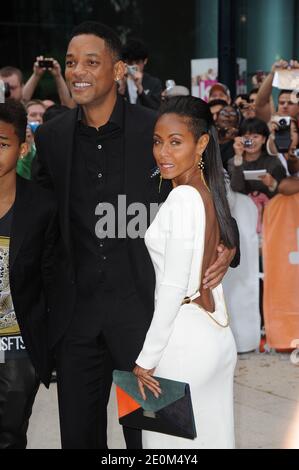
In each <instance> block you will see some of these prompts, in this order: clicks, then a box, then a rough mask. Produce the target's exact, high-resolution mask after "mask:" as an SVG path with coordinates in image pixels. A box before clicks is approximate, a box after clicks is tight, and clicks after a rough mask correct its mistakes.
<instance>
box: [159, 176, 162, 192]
mask: <svg viewBox="0 0 299 470" xmlns="http://www.w3.org/2000/svg"><path fill="white" fill-rule="evenodd" d="M162 181H163V176H162V175H160V183H159V194H160V192H161V186H162Z"/></svg>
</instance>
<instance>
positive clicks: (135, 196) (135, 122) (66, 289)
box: [33, 102, 171, 347]
mask: <svg viewBox="0 0 299 470" xmlns="http://www.w3.org/2000/svg"><path fill="white" fill-rule="evenodd" d="M124 108H125V175H124V180H125V194H126V196H127V206H128V205H129V204H131V203H134V202H141V203H143V204H144V205H145V206H146V207H147V209H148V214H149V213H150V210H149V207H150V203H157V204H158V203H159V202H160V201H162V200H163V199H165V198H166V197H167V195H168V193H169V191H170V189H171V183H170V182H167V181H165V182H164V183H165V184H163V192H162V193H159V191H158V186H159V178H151V175H152V173H153V167H155V162H154V159H153V155H152V135H153V128H154V124H155V121H156V114H155V113H154V112H153V111H151V110H149V109H146V108H144V107H141V106H135V105H131V104H129V103H127V102H125V104H124ZM77 114H78V110H77V109H73V110H71V111H69V112H67V113H65V114H63V116H59V117H57V118H56V119H53V120H51V121H49V122H47V123H46V124H44V125H43V126H41V127H40V128H39V129H38V131H37V133H36V135H35V142H36V147H37V158H36V160H35V164H34V169H33V174H34V178H35V179H36V181H37V182H38V183H39V184H41V185H42V186H44V187H46V188H48V189H51V190H52V191H53V192H54V195H55V199H56V200H57V201H58V212H59V221H60V223H59V225H60V232H61V238H60V240H59V241H58V243H57V246H56V263H55V271H54V283H55V285H56V288H54V289H53V297H52V298H51V301H52V308H51V315H50V322H49V338H50V346H51V347H52V346H54V345H55V344H56V343H57V341H59V339H60V338H61V337H62V335H63V334H64V332H65V331H66V329H67V328H68V326H69V324H70V321H71V319H72V314H73V311H74V306H75V302H76V278H75V266H74V255H73V247H72V241H71V233H70V216H69V210H70V208H69V206H70V204H69V202H70V201H69V197H70V176H71V165H72V155H73V146H74V136H75V129H76V122H77ZM148 222H149V220H148ZM127 246H128V251H129V259H130V264H131V270H132V273H133V279H134V283H135V287H136V292H137V293H138V295H139V296H140V299H141V301H142V302H143V304H144V306H145V309H146V311H147V312H148V315H149V318H151V316H152V314H153V308H154V299H153V293H154V285H155V279H154V270H153V266H152V262H151V260H150V257H149V255H148V252H147V249H146V247H145V244H144V240H143V239H142V238H137V239H134V240H133V239H128V245H127Z"/></svg>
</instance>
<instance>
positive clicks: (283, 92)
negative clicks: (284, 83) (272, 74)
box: [278, 90, 292, 98]
mask: <svg viewBox="0 0 299 470" xmlns="http://www.w3.org/2000/svg"><path fill="white" fill-rule="evenodd" d="M291 93H292V90H280V92H279V95H278V98H279V97H280V96H281V95H285V94H288V95H290V94H291Z"/></svg>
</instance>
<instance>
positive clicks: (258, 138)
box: [242, 132, 267, 155]
mask: <svg viewBox="0 0 299 470" xmlns="http://www.w3.org/2000/svg"><path fill="white" fill-rule="evenodd" d="M242 138H243V143H244V142H245V141H246V140H247V141H248V140H250V141H251V142H252V145H251V146H250V147H247V146H245V151H246V152H247V153H248V154H249V155H250V154H253V153H257V152H261V150H262V147H263V145H264V144H265V143H266V140H267V139H266V137H265V136H263V135H261V134H255V133H249V132H246V134H244V135H243V136H242Z"/></svg>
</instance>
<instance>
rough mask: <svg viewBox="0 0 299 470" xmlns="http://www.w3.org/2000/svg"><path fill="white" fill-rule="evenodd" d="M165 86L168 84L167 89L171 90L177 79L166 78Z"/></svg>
mask: <svg viewBox="0 0 299 470" xmlns="http://www.w3.org/2000/svg"><path fill="white" fill-rule="evenodd" d="M165 86H166V90H170V89H171V88H173V87H174V86H175V81H174V80H171V79H169V80H166V82H165Z"/></svg>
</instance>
